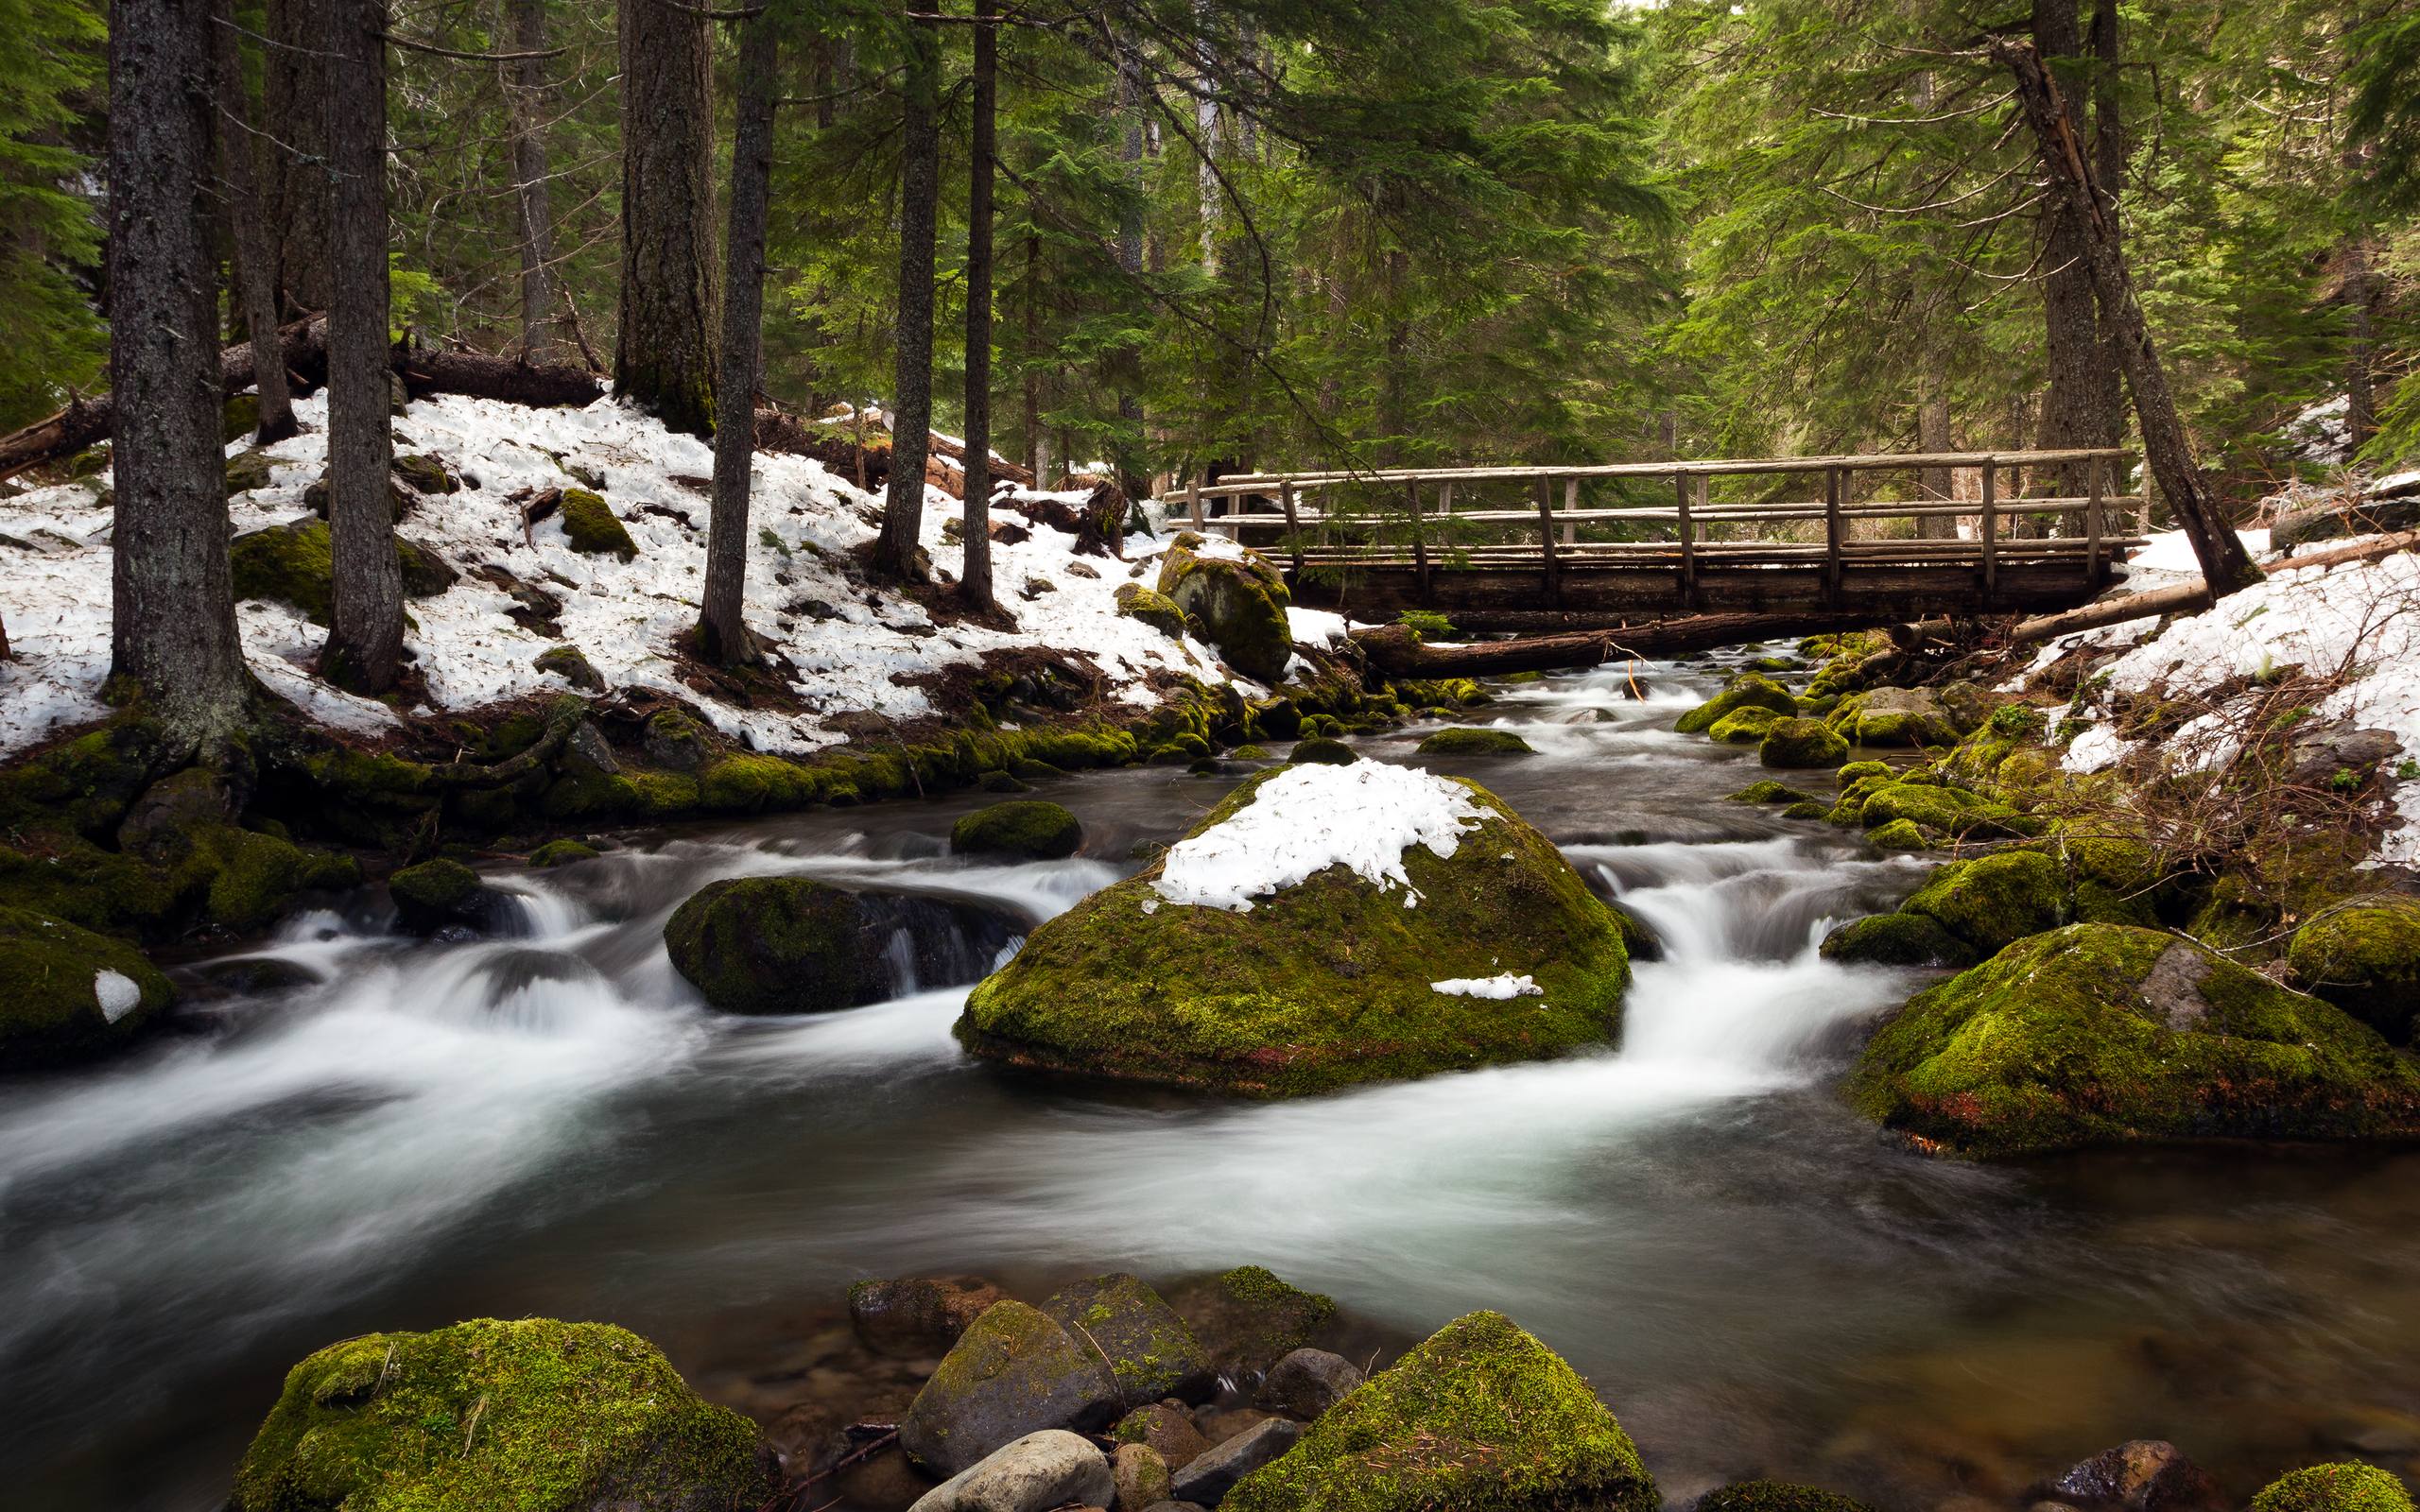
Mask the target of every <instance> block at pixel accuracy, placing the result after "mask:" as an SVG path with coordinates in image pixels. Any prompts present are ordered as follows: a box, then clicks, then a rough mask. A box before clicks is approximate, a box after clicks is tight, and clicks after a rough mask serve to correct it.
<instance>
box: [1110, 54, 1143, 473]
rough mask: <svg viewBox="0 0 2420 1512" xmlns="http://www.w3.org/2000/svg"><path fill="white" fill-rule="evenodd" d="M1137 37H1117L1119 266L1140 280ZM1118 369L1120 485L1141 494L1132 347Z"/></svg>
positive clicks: (1115, 360) (1139, 414) (1139, 412)
mask: <svg viewBox="0 0 2420 1512" xmlns="http://www.w3.org/2000/svg"><path fill="white" fill-rule="evenodd" d="M1134 49H1135V43H1134V41H1133V39H1132V38H1131V37H1126V36H1120V37H1119V38H1118V39H1117V112H1118V115H1119V117H1120V119H1121V120H1122V121H1123V122H1124V123H1125V125H1124V130H1123V131H1122V133H1121V134H1120V137H1119V146H1118V151H1117V158H1118V162H1119V163H1123V164H1124V165H1125V179H1126V189H1127V195H1128V199H1127V202H1126V205H1125V208H1124V210H1123V211H1122V212H1121V213H1120V215H1119V216H1118V222H1117V266H1119V267H1120V268H1122V269H1124V270H1125V273H1126V276H1127V277H1128V278H1129V279H1132V280H1133V281H1135V282H1136V283H1140V282H1141V280H1142V277H1143V202H1144V197H1145V194H1146V193H1147V190H1146V187H1145V184H1144V178H1143V150H1144V142H1143V88H1144V85H1143V63H1142V60H1141V59H1140V58H1139V57H1138V56H1137V55H1136V53H1135V50H1134ZM1111 363H1112V366H1113V369H1114V372H1113V375H1112V387H1114V388H1115V390H1116V393H1117V419H1118V427H1117V431H1118V434H1117V456H1116V468H1117V486H1118V487H1119V488H1121V489H1124V490H1126V496H1127V497H1128V498H1130V499H1139V498H1141V497H1142V496H1143V495H1144V494H1146V493H1149V492H1150V485H1149V483H1148V482H1147V481H1146V480H1145V479H1144V478H1143V476H1142V470H1141V466H1140V464H1139V463H1138V462H1137V460H1136V458H1135V455H1134V445H1135V442H1136V441H1137V440H1139V439H1140V438H1141V437H1142V434H1143V396H1142V395H1141V394H1139V393H1137V392H1135V388H1136V387H1137V385H1138V384H1139V382H1140V377H1141V375H1140V373H1139V372H1138V371H1137V370H1136V364H1135V362H1134V360H1133V357H1132V353H1127V352H1120V353H1117V354H1115V356H1113V357H1112V358H1111Z"/></svg>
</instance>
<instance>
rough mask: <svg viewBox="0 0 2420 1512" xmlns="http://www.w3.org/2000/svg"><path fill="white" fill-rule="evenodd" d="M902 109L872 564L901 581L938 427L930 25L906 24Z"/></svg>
mask: <svg viewBox="0 0 2420 1512" xmlns="http://www.w3.org/2000/svg"><path fill="white" fill-rule="evenodd" d="M906 26H907V27H908V65H907V72H906V75H905V77H903V78H902V79H901V81H900V97H901V101H902V103H903V105H904V107H905V112H904V115H903V118H902V121H901V126H900V145H899V325H898V366H897V369H896V381H895V382H894V383H893V385H892V388H893V390H894V391H893V393H892V394H891V396H890V404H891V421H890V497H889V498H888V499H887V500H886V501H885V503H884V506H883V511H882V536H881V538H880V539H879V540H878V541H875V543H874V567H875V570H876V571H878V572H883V573H887V574H889V575H890V576H893V577H898V578H912V577H916V576H920V574H919V573H918V572H917V569H916V551H917V539H918V537H919V536H921V535H922V534H923V533H924V528H925V455H926V453H927V450H928V448H929V447H930V445H931V439H932V435H931V433H932V424H933V235H934V222H935V220H936V219H937V218H938V216H939V214H940V198H941V124H940V120H939V114H940V107H941V98H940V96H941V44H940V42H939V39H937V38H935V37H934V36H933V34H932V30H931V28H930V27H929V26H926V25H925V24H924V23H922V22H917V21H908V22H907V23H906Z"/></svg>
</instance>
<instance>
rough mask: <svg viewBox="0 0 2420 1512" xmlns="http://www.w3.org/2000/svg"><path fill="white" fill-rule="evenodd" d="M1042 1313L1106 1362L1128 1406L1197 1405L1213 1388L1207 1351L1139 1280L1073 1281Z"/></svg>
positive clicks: (1216, 1381)
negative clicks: (1169, 1401) (1171, 1401)
mask: <svg viewBox="0 0 2420 1512" xmlns="http://www.w3.org/2000/svg"><path fill="white" fill-rule="evenodd" d="M1042 1310H1043V1312H1045V1313H1046V1314H1049V1315H1050V1316H1051V1317H1053V1318H1056V1319H1057V1320H1058V1322H1059V1325H1060V1327H1062V1328H1063V1329H1065V1330H1067V1332H1070V1333H1073V1334H1075V1335H1076V1336H1077V1337H1078V1338H1080V1339H1082V1340H1084V1341H1085V1342H1086V1343H1088V1344H1090V1345H1092V1346H1093V1347H1094V1348H1095V1349H1098V1350H1099V1351H1100V1353H1101V1354H1102V1355H1103V1356H1104V1357H1106V1358H1107V1360H1108V1361H1109V1367H1110V1373H1111V1374H1113V1375H1115V1377H1116V1378H1117V1389H1118V1390H1119V1391H1121V1392H1123V1393H1124V1394H1125V1398H1126V1405H1128V1406H1130V1407H1139V1406H1141V1405H1142V1404H1144V1403H1145V1402H1150V1401H1157V1400H1160V1399H1161V1398H1163V1397H1176V1398H1180V1399H1182V1400H1188V1401H1199V1400H1204V1399H1206V1398H1207V1397H1208V1396H1209V1395H1210V1394H1211V1393H1212V1392H1213V1391H1215V1390H1217V1389H1218V1385H1219V1376H1218V1372H1217V1370H1216V1369H1214V1368H1213V1367H1212V1366H1211V1363H1210V1354H1209V1351H1208V1350H1206V1349H1203V1348H1202V1347H1201V1341H1200V1340H1198V1339H1196V1338H1195V1337H1194V1336H1193V1331H1192V1330H1191V1329H1189V1328H1186V1327H1185V1325H1184V1319H1183V1318H1182V1317H1179V1316H1178V1315H1177V1314H1176V1311H1175V1309H1173V1308H1171V1307H1169V1306H1168V1304H1167V1298H1165V1297H1162V1296H1160V1294H1159V1293H1158V1292H1156V1291H1154V1290H1152V1289H1151V1286H1150V1283H1149V1282H1147V1281H1145V1280H1142V1279H1141V1278H1140V1277H1136V1276H1130V1275H1127V1274H1125V1273H1124V1272H1117V1273H1115V1274H1112V1275H1108V1276H1095V1277H1093V1278H1092V1279H1091V1280H1080V1281H1075V1282H1072V1283H1070V1284H1068V1285H1066V1286H1063V1287H1061V1288H1060V1289H1059V1290H1058V1291H1056V1292H1054V1293H1052V1294H1051V1296H1050V1297H1049V1298H1048V1299H1047V1300H1046V1301H1045V1302H1044V1303H1043V1304H1042Z"/></svg>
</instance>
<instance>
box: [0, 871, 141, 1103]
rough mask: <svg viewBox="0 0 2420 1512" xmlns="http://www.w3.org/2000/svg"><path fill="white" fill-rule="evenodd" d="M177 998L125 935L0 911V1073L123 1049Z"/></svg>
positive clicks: (25, 912)
mask: <svg viewBox="0 0 2420 1512" xmlns="http://www.w3.org/2000/svg"><path fill="white" fill-rule="evenodd" d="M175 995H176V993H175V989H174V988H171V987H170V986H169V985H168V979H167V977H165V976H164V975H163V974H161V972H160V970H159V968H157V967H155V966H153V965H152V964H151V962H150V960H149V959H148V958H147V957H146V956H145V955H144V954H143V953H142V952H141V951H139V950H136V949H135V948H134V947H133V946H131V945H130V944H128V943H126V941H124V940H121V939H112V938H111V937H110V936H107V935H96V934H95V933H94V932H93V931H91V930H89V929H83V928H79V927H78V926H77V925H74V924H70V923H67V922H66V921H64V920H62V919H52V918H50V917H48V916H47V915H44V914H37V913H33V912H31V911H29V910H26V909H23V908H0V1072H7V1071H26V1070H31V1069H33V1068H36V1067H42V1066H57V1065H65V1064H68V1063H70V1062H73V1061H78V1060H89V1059H92V1058H93V1057H96V1056H103V1055H107V1054H109V1053H110V1052H111V1051H113V1050H117V1049H120V1048H123V1047H124V1046H125V1045H127V1044H128V1043H130V1042H131V1041H132V1040H133V1039H134V1037H135V1036H136V1035H137V1034H139V1033H141V1032H142V1030H143V1027H144V1025H145V1024H147V1023H148V1022H151V1021H152V1020H153V1019H154V1018H156V1017H157V1016H158V1015H159V1014H160V1012H161V1011H162V1010H163V1009H164V1008H166V1007H167V1005H168V1004H169V1001H170V1000H171V999H172V998H174V997H175Z"/></svg>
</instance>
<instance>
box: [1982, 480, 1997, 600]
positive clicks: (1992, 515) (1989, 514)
mask: <svg viewBox="0 0 2420 1512" xmlns="http://www.w3.org/2000/svg"><path fill="white" fill-rule="evenodd" d="M1999 475H2000V470H1999V463H1998V461H1997V459H1996V458H1993V457H1988V456H1987V457H1985V458H1984V459H1983V602H1984V603H1985V604H1987V605H1988V604H1989V603H1990V602H1991V601H1992V594H1993V593H1995V592H1997V590H1998V588H1999V582H2000V542H1999V534H2000V481H1999Z"/></svg>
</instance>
